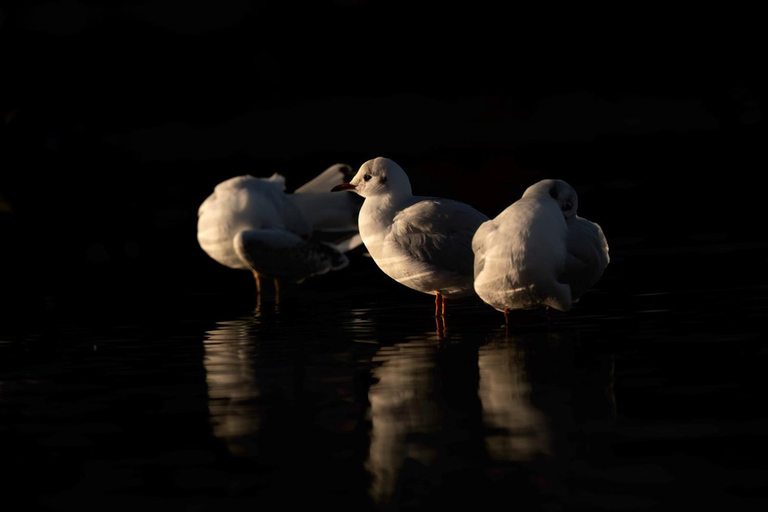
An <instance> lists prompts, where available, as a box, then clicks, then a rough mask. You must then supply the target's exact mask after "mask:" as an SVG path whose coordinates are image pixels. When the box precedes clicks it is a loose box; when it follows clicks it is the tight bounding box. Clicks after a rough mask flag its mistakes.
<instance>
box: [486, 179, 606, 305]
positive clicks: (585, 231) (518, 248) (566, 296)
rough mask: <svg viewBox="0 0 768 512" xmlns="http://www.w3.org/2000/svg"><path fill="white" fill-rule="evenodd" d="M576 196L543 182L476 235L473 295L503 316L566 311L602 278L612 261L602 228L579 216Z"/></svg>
mask: <svg viewBox="0 0 768 512" xmlns="http://www.w3.org/2000/svg"><path fill="white" fill-rule="evenodd" d="M577 207H578V196H577V195H576V191H575V190H574V189H573V187H571V186H570V185H569V184H568V183H566V182H565V181H562V180H542V181H540V182H538V183H536V184H534V185H532V186H530V187H528V189H527V190H526V191H525V193H524V194H523V196H522V198H520V199H519V200H518V201H516V202H514V203H513V204H511V205H510V206H509V207H507V208H506V209H505V210H504V211H503V212H501V213H500V214H499V215H498V216H497V217H496V218H494V219H492V220H489V221H487V222H485V223H484V224H483V225H482V226H480V228H479V229H478V230H477V232H476V233H475V236H474V238H473V241H472V249H473V251H474V253H475V291H476V292H477V294H478V295H479V296H480V298H481V299H483V301H485V302H486V303H487V304H489V305H491V306H493V307H494V308H495V309H497V310H499V311H503V312H505V315H506V314H507V313H508V312H509V311H510V310H513V309H528V308H534V307H537V306H547V307H551V308H555V309H558V310H561V311H567V310H569V309H570V308H571V306H572V304H573V303H574V302H576V301H577V300H578V298H579V297H580V296H581V295H582V294H584V292H586V291H587V290H588V289H589V288H590V287H591V286H592V285H594V284H595V283H596V282H597V281H598V280H599V279H600V277H601V276H602V275H603V271H604V270H605V268H606V266H607V265H608V262H609V261H610V258H609V256H608V242H607V241H606V239H605V236H604V234H603V230H602V229H601V228H600V226H599V225H597V224H595V223H594V222H590V221H588V220H587V219H584V218H582V217H579V216H578V215H576V210H577Z"/></svg>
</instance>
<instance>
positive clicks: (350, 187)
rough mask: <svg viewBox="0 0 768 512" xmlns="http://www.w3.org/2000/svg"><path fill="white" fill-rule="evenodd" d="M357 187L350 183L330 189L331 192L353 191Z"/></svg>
mask: <svg viewBox="0 0 768 512" xmlns="http://www.w3.org/2000/svg"><path fill="white" fill-rule="evenodd" d="M356 188H357V187H355V186H354V185H353V184H351V183H342V184H341V185H336V186H335V187H333V188H332V189H331V192H338V191H339V190H355V189H356Z"/></svg>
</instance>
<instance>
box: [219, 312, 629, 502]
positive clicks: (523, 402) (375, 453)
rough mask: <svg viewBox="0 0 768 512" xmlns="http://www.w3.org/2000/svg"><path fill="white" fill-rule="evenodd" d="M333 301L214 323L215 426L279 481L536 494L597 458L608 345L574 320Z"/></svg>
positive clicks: (382, 496)
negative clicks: (520, 321) (592, 444)
mask: <svg viewBox="0 0 768 512" xmlns="http://www.w3.org/2000/svg"><path fill="white" fill-rule="evenodd" d="M337 306H338V305H332V304H322V303H321V302H313V303H312V304H311V305H307V306H306V308H305V306H302V305H299V306H296V305H293V306H286V305H285V304H283V305H281V307H280V309H279V310H277V309H274V310H273V308H272V307H268V308H266V309H264V308H262V309H261V311H260V312H258V311H257V312H256V314H255V315H253V316H247V317H242V318H237V319H234V320H230V321H223V322H218V323H217V324H216V326H215V328H213V329H210V330H209V331H207V332H206V335H205V339H204V348H205V359H204V367H205V371H206V383H207V386H208V402H209V403H208V407H209V413H210V420H211V424H212V429H213V434H214V436H215V437H216V438H217V439H219V440H222V441H223V442H224V444H225V446H226V448H227V449H228V451H229V452H230V453H231V454H234V455H237V456H239V457H243V456H244V457H247V458H249V459H250V460H251V461H254V462H256V463H257V464H259V465H260V466H263V468H264V471H266V472H267V474H270V475H272V474H274V475H275V476H274V478H275V479H276V481H277V480H278V479H279V481H283V480H282V479H285V480H284V481H285V482H291V481H295V478H300V475H304V477H307V478H308V477H310V476H311V480H309V481H307V480H305V484H303V485H305V486H306V485H311V486H312V488H313V489H315V491H316V492H321V493H329V492H330V493H336V492H339V493H350V492H353V490H356V492H362V493H366V494H365V498H366V499H369V500H370V501H371V502H372V503H376V504H377V505H379V506H380V507H383V508H388V507H400V506H402V505H403V504H406V503H407V504H418V505H419V506H422V505H423V506H440V505H444V504H451V503H454V502H456V500H459V502H461V500H469V496H472V495H473V493H474V494H477V493H481V494H483V495H487V494H488V493H491V494H493V493H495V495H496V497H498V498H500V499H509V498H511V497H513V496H514V497H515V498H516V499H518V500H523V501H526V500H527V501H529V502H537V503H540V502H541V500H542V499H544V500H546V499H549V498H551V497H552V496H555V497H556V498H554V499H560V498H559V497H561V496H564V495H566V494H567V489H568V486H569V483H568V479H569V478H571V477H570V476H569V475H570V474H572V473H573V471H574V468H575V466H574V465H573V462H574V461H583V460H585V459H584V457H586V456H587V454H585V452H583V451H582V444H580V442H579V439H580V438H583V434H581V433H580V432H579V428H580V427H579V425H581V424H584V423H587V424H590V425H596V424H597V423H595V421H605V420H607V419H609V418H612V417H613V404H612V401H613V400H614V397H613V395H612V393H611V392H612V380H611V377H612V373H611V372H612V370H613V367H612V366H611V362H612V360H611V359H610V354H609V353H601V352H600V351H599V350H596V351H593V350H589V349H586V347H585V346H584V345H582V344H580V339H579V336H580V335H579V333H578V331H577V330H576V329H572V328H571V327H569V326H567V325H563V326H560V327H556V328H551V326H548V325H547V324H546V323H544V324H541V323H538V324H531V325H528V326H527V327H526V328H525V329H523V330H516V329H511V331H512V332H510V331H508V330H507V329H506V328H505V327H504V326H498V327H493V328H488V327H483V326H478V325H473V324H471V323H469V322H465V323H461V322H459V323H458V324H457V327H455V328H453V329H451V330H450V331H442V332H438V333H437V334H436V333H435V331H432V330H431V329H430V330H428V331H426V332H424V331H421V332H417V333H415V334H414V333H413V332H411V333H410V334H409V333H407V332H406V331H407V330H408V328H409V325H408V324H409V323H411V324H414V325H419V326H421V328H422V329H424V328H426V326H425V325H424V322H423V318H422V317H421V316H417V315H416V314H413V315H411V316H409V315H408V314H407V311H406V310H405V309H397V308H395V309H393V310H392V311H383V310H375V311H374V310H371V309H366V308H362V309H361V308H357V309H355V308H348V309H343V313H341V314H339V313H337V314H336V316H332V315H327V314H326V312H325V309H332V308H335V307H337ZM310 312H311V314H308V313H310ZM390 317H391V318H390ZM395 319H397V320H399V321H400V322H402V323H399V322H395V321H394V320H395ZM497 325H498V324H497ZM410 327H411V328H413V325H410ZM585 334H587V336H589V334H588V333H586V331H585ZM580 436H581V437H580ZM304 477H301V478H304ZM353 481H354V482H357V486H354V485H352V484H351V482H353ZM306 482H311V483H306ZM286 485H287V484H286ZM350 499H351V500H352V499H354V500H355V502H356V503H362V501H360V500H362V498H360V496H359V495H358V496H354V497H352V498H350ZM467 504H471V503H469V502H468V503H467Z"/></svg>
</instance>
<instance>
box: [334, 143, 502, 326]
mask: <svg viewBox="0 0 768 512" xmlns="http://www.w3.org/2000/svg"><path fill="white" fill-rule="evenodd" d="M338 190H352V191H354V192H356V193H358V194H359V195H361V196H362V197H364V198H365V201H364V202H363V206H362V208H361V209H360V214H359V216H358V227H359V233H360V236H361V237H362V239H363V244H365V247H366V249H367V250H368V253H369V254H370V255H371V257H372V258H373V260H374V261H375V262H376V264H377V265H378V266H379V268H380V269H381V270H382V271H383V272H384V273H385V274H387V275H388V276H389V277H391V278H392V279H394V280H395V281H397V282H398V283H400V284H403V285H405V286H407V287H409V288H412V289H414V290H418V291H420V292H423V293H428V294H430V295H434V296H435V315H436V316H440V315H441V314H445V299H452V298H459V297H465V296H468V295H473V294H474V289H473V283H472V259H473V255H472V236H473V235H474V233H475V230H477V228H478V227H479V226H480V224H482V223H483V222H485V221H486V220H488V217H487V216H486V215H484V214H482V213H480V212H479V211H477V210H476V209H474V208H472V207H471V206H469V205H467V204H464V203H461V202H458V201H452V200H449V199H441V198H437V197H419V196H414V195H413V194H412V193H411V182H410V180H409V179H408V176H407V175H406V174H405V171H404V170H403V169H402V168H401V167H400V166H399V165H398V164H397V163H395V162H393V161H392V160H390V159H388V158H383V157H379V158H374V159H372V160H368V161H367V162H365V163H364V164H363V165H362V166H360V170H358V172H357V174H356V175H355V177H354V178H353V179H352V180H350V182H349V183H343V184H341V185H338V186H336V187H334V188H333V191H338Z"/></svg>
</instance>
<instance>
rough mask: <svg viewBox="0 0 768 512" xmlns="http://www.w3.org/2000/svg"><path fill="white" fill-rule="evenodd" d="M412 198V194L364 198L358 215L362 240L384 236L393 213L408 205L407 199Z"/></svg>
mask: <svg viewBox="0 0 768 512" xmlns="http://www.w3.org/2000/svg"><path fill="white" fill-rule="evenodd" d="M412 199H413V196H407V197H405V196H391V195H380V196H373V197H368V198H366V199H365V202H364V203H363V206H362V208H361V209H360V217H359V219H358V225H359V228H360V236H361V237H363V240H364V241H365V240H366V239H371V238H372V237H376V236H382V237H383V236H385V235H386V232H387V231H388V230H389V228H390V227H391V226H392V221H393V220H394V218H395V215H397V213H398V212H399V211H400V210H402V209H403V208H406V207H408V206H410V202H409V200H412ZM411 202H412V201H411Z"/></svg>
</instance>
